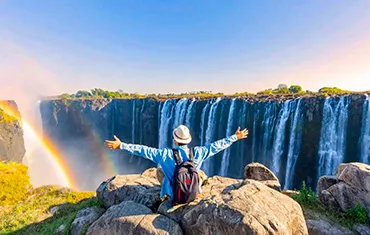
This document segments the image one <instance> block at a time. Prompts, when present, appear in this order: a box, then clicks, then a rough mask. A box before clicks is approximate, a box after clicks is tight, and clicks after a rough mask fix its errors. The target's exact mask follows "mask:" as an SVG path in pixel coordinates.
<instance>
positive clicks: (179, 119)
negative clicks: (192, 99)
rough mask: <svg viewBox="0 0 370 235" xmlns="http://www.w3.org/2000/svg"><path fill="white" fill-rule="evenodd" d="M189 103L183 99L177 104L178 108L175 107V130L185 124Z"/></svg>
mask: <svg viewBox="0 0 370 235" xmlns="http://www.w3.org/2000/svg"><path fill="white" fill-rule="evenodd" d="M187 102H188V99H186V98H184V99H181V100H179V101H178V102H177V104H176V107H175V117H174V120H173V126H172V128H173V129H175V128H177V127H178V126H179V125H181V124H183V120H184V118H185V112H186V104H187Z"/></svg>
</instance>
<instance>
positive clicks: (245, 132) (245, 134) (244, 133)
mask: <svg viewBox="0 0 370 235" xmlns="http://www.w3.org/2000/svg"><path fill="white" fill-rule="evenodd" d="M235 135H236V137H238V140H241V139H245V138H247V137H248V130H247V129H244V130H242V131H241V130H240V127H238V129H237V130H236V132H235Z"/></svg>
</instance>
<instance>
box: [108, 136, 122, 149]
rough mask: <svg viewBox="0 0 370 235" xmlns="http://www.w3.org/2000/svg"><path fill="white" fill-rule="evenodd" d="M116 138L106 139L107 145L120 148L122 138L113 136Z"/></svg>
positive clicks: (110, 147) (111, 147)
mask: <svg viewBox="0 0 370 235" xmlns="http://www.w3.org/2000/svg"><path fill="white" fill-rule="evenodd" d="M113 137H114V140H113V141H111V140H106V141H105V146H106V147H107V148H109V149H119V148H120V146H121V143H122V142H121V140H120V139H118V138H117V136H113Z"/></svg>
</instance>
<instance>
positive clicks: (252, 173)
mask: <svg viewBox="0 0 370 235" xmlns="http://www.w3.org/2000/svg"><path fill="white" fill-rule="evenodd" d="M244 179H252V180H257V181H259V182H261V183H263V184H265V185H266V186H268V187H270V188H272V189H275V190H277V191H280V190H281V186H280V182H279V179H278V178H277V177H276V176H275V174H274V173H272V171H270V169H268V168H267V167H265V166H264V165H262V164H260V163H251V164H248V165H247V166H246V167H245V168H244Z"/></svg>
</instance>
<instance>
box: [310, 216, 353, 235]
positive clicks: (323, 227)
mask: <svg viewBox="0 0 370 235" xmlns="http://www.w3.org/2000/svg"><path fill="white" fill-rule="evenodd" d="M306 223H307V228H308V232H309V234H310V235H354V233H353V232H352V231H351V230H349V229H348V228H344V227H341V226H339V225H334V224H332V223H329V222H327V221H324V220H307V221H306Z"/></svg>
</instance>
